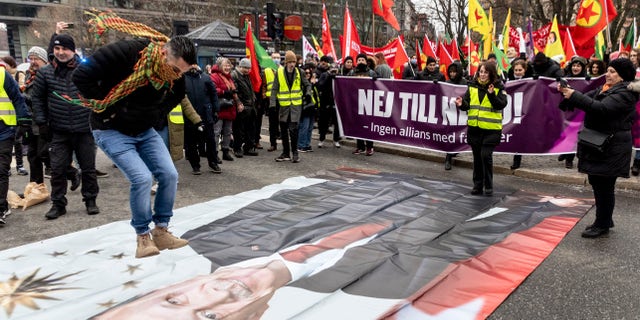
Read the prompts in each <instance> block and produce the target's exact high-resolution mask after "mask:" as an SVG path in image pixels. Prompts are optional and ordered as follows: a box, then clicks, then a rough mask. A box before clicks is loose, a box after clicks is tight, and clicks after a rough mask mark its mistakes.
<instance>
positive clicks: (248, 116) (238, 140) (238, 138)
mask: <svg viewBox="0 0 640 320" xmlns="http://www.w3.org/2000/svg"><path fill="white" fill-rule="evenodd" d="M255 124H256V109H255V108H253V107H247V106H245V108H244V110H242V112H238V113H237V115H236V119H235V120H234V121H233V150H235V151H240V150H242V149H244V150H249V149H252V148H253V147H255V130H256V129H255Z"/></svg>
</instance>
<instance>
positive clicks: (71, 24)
mask: <svg viewBox="0 0 640 320" xmlns="http://www.w3.org/2000/svg"><path fill="white" fill-rule="evenodd" d="M75 27H76V25H75V24H73V23H67V29H73V28H75Z"/></svg>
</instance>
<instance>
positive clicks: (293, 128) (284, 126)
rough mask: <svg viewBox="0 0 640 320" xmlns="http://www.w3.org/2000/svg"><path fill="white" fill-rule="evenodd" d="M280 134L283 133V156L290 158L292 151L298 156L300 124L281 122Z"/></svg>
mask: <svg viewBox="0 0 640 320" xmlns="http://www.w3.org/2000/svg"><path fill="white" fill-rule="evenodd" d="M280 132H281V133H282V154H284V155H287V156H288V155H290V153H289V152H291V151H293V154H298V123H297V122H291V121H288V122H284V121H280ZM287 133H288V134H287ZM289 138H291V144H289Z"/></svg>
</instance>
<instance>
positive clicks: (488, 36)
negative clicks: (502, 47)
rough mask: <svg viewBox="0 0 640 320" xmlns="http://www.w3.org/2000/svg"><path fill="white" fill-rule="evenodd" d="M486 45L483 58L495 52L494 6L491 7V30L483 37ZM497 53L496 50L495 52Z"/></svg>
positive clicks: (483, 49)
mask: <svg viewBox="0 0 640 320" xmlns="http://www.w3.org/2000/svg"><path fill="white" fill-rule="evenodd" d="M482 42H483V45H484V47H483V48H482V55H483V58H484V59H486V58H488V57H489V54H490V53H492V52H493V8H492V7H489V32H487V33H486V34H484V36H483V37H482ZM493 53H495V52H493Z"/></svg>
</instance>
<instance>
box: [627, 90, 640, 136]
mask: <svg viewBox="0 0 640 320" xmlns="http://www.w3.org/2000/svg"><path fill="white" fill-rule="evenodd" d="M629 89H631V90H633V91H635V92H640V80H638V79H637V78H636V81H633V82H631V83H630V84H629ZM631 134H632V135H633V145H634V146H640V103H636V117H635V120H634V125H633V130H632V132H631Z"/></svg>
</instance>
